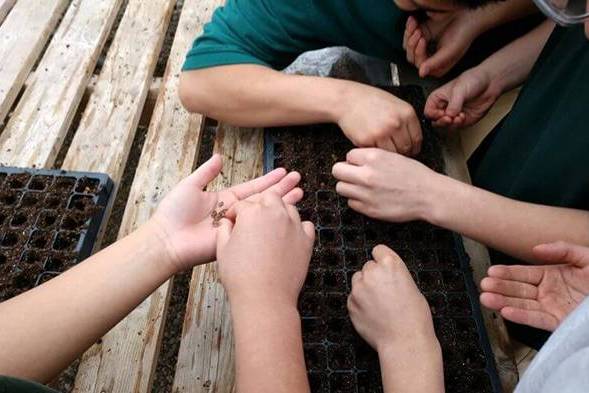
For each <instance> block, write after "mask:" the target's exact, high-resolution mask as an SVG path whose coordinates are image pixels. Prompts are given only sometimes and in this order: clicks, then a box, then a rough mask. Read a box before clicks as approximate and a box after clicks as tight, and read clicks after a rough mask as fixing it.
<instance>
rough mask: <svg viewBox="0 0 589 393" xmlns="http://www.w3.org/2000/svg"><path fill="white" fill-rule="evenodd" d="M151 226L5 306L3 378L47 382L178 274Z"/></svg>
mask: <svg viewBox="0 0 589 393" xmlns="http://www.w3.org/2000/svg"><path fill="white" fill-rule="evenodd" d="M160 245H161V244H160V243H159V242H158V238H157V236H154V232H152V229H151V228H150V227H149V226H145V227H144V228H142V229H140V230H139V231H138V232H136V233H134V234H132V235H130V236H128V237H127V238H125V239H123V240H121V241H120V242H118V243H115V244H114V245H112V246H111V247H109V248H107V249H105V250H103V251H102V252H100V253H98V254H96V255H94V256H93V257H91V258H89V259H88V260H86V261H84V262H83V263H81V264H79V265H78V266H76V267H74V268H72V269H70V270H69V271H67V272H65V273H63V274H62V275H60V276H59V277H56V278H54V279H53V280H51V281H49V282H47V283H45V284H44V285H42V286H40V287H38V288H35V289H33V290H31V291H29V292H26V293H24V294H22V295H20V296H17V297H15V298H13V299H11V300H8V301H6V302H4V303H2V304H0V319H1V320H2V323H1V324H0V348H2V351H0V374H3V375H10V376H14V377H19V378H24V379H30V380H36V381H40V382H46V381H49V380H51V379H52V378H53V377H55V376H56V375H57V374H58V373H59V372H60V371H61V370H62V369H64V368H65V367H67V366H68V365H69V364H70V363H71V362H72V361H73V360H75V359H76V358H77V357H78V356H79V355H81V354H82V353H83V352H84V351H85V350H86V349H87V348H88V347H90V346H91V345H92V344H93V343H94V342H96V340H97V339H99V338H100V337H101V336H103V335H104V334H105V333H106V332H108V330H110V329H111V328H112V327H113V326H114V325H116V324H117V323H118V322H119V321H120V320H121V319H123V318H124V317H125V316H126V315H127V314H128V313H129V312H130V311H132V310H133V309H134V308H135V307H136V306H137V305H139V304H140V303H141V302H142V301H143V300H144V299H145V298H146V297H147V296H148V295H149V294H151V293H152V292H153V291H154V290H155V289H157V288H158V287H159V286H160V285H161V284H162V283H164V282H165V281H166V280H167V279H168V278H169V277H170V276H171V275H172V274H173V272H172V271H171V269H170V266H171V264H169V263H167V256H166V255H165V254H164V253H163V251H162V250H163V249H164V248H163V247H160Z"/></svg>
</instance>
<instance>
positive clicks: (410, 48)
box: [405, 29, 421, 64]
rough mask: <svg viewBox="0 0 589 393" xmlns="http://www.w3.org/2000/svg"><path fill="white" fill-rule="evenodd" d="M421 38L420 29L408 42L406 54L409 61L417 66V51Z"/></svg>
mask: <svg viewBox="0 0 589 393" xmlns="http://www.w3.org/2000/svg"><path fill="white" fill-rule="evenodd" d="M420 38H421V32H420V31H419V29H416V30H415V31H414V32H413V34H412V35H411V37H409V40H408V41H407V48H405V53H406V55H407V61H408V62H409V63H411V64H415V50H416V48H417V43H418V42H419V40H420Z"/></svg>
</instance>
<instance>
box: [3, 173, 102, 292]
mask: <svg viewBox="0 0 589 393" xmlns="http://www.w3.org/2000/svg"><path fill="white" fill-rule="evenodd" d="M111 189H112V184H111V182H110V180H109V179H108V177H106V176H103V175H93V174H87V175H86V174H83V173H68V172H61V171H46V170H24V169H15V168H0V302H1V301H3V300H6V299H9V298H11V297H13V296H16V295H18V294H20V293H22V292H24V291H27V290H29V289H31V288H33V287H34V286H37V285H40V284H42V283H44V282H46V281H48V280H50V279H52V278H53V277H55V276H57V275H59V274H60V273H61V272H63V271H65V270H67V269H69V268H70V267H72V266H73V265H75V264H76V263H78V262H79V261H80V260H82V259H84V258H86V257H88V256H89V255H90V253H91V252H92V247H93V244H94V240H95V238H96V235H97V232H98V229H99V227H100V222H101V220H102V216H103V213H104V207H105V206H106V204H107V202H108V198H109V195H110V191H111Z"/></svg>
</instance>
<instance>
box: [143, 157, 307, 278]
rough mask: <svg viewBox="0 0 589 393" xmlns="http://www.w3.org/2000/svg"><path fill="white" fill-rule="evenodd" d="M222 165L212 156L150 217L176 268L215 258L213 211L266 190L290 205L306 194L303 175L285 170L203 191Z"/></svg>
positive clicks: (180, 269) (166, 198)
mask: <svg viewBox="0 0 589 393" xmlns="http://www.w3.org/2000/svg"><path fill="white" fill-rule="evenodd" d="M222 167H223V162H222V159H221V157H220V156H219V155H215V156H213V157H212V158H211V159H210V160H209V161H207V162H206V163H205V164H203V165H202V166H201V167H200V168H198V169H197V170H196V171H195V172H194V173H193V174H192V175H190V176H189V177H187V178H186V179H184V180H183V181H182V182H180V183H179V184H178V185H177V186H176V187H175V188H174V189H173V190H172V191H171V192H170V193H169V194H168V195H167V196H166V197H165V198H164V200H163V201H162V202H161V203H160V205H159V207H158V209H157V211H156V212H155V214H154V215H153V217H152V218H151V220H150V225H151V226H152V227H153V228H154V229H155V231H156V233H158V234H159V236H160V238H161V239H162V240H163V241H164V243H165V244H166V245H167V250H168V253H169V255H170V259H171V261H172V263H173V265H174V266H173V270H174V271H182V270H186V269H188V268H191V267H193V266H194V265H198V264H202V263H207V262H211V261H213V260H214V259H215V245H216V235H217V229H218V228H217V226H218V224H219V222H218V221H219V219H220V218H221V217H220V216H219V217H218V218H216V219H214V218H213V217H212V214H213V213H214V212H215V213H217V214H219V213H221V212H222V211H224V210H226V209H230V208H231V207H232V206H233V205H234V204H235V203H236V202H238V201H240V200H243V199H245V198H248V197H250V196H252V195H255V194H258V193H261V192H265V191H267V192H272V193H273V194H276V195H280V196H281V197H283V199H284V201H285V203H288V204H295V203H297V202H298V201H299V200H300V199H301V198H302V197H303V191H302V190H301V189H300V188H297V185H298V183H299V181H300V179H301V177H300V175H299V174H298V173H296V172H291V173H289V174H287V172H286V170H284V169H277V170H275V171H272V172H270V173H268V174H267V175H265V176H263V177H260V178H257V179H255V180H252V181H249V182H247V183H244V184H241V185H238V186H235V187H232V188H229V189H227V190H224V191H221V192H206V191H204V189H205V188H206V186H207V185H208V184H209V183H210V182H211V181H212V180H213V179H215V178H216V177H217V176H218V175H219V173H220V172H221V169H222ZM222 215H223V213H221V216H222Z"/></svg>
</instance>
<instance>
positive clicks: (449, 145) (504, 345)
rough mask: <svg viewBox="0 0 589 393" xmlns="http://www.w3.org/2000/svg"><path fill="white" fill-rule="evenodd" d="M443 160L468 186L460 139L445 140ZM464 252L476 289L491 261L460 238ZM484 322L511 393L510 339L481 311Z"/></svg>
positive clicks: (497, 320)
mask: <svg viewBox="0 0 589 393" xmlns="http://www.w3.org/2000/svg"><path fill="white" fill-rule="evenodd" d="M444 158H445V161H446V173H447V174H448V175H449V176H450V177H452V178H454V179H457V180H460V181H462V182H465V183H468V184H470V183H471V180H470V174H469V172H468V168H467V166H466V159H465V156H464V152H463V150H462V144H461V141H460V136H459V135H456V134H455V135H454V136H452V137H449V138H447V139H446V141H445V143H444ZM463 241H464V248H465V249H466V252H467V254H468V255H469V257H470V262H471V267H472V270H473V276H474V279H475V282H476V283H477V286H478V285H479V284H480V282H481V280H482V279H483V278H484V277H485V276H486V275H487V269H488V268H489V267H490V266H491V260H490V257H489V252H488V250H487V248H486V247H485V246H484V245H482V244H481V243H478V242H475V241H474V240H472V239H469V238H467V237H463ZM482 313H483V318H484V320H485V325H486V328H487V333H488V335H489V340H490V342H491V347H492V348H493V352H494V353H495V362H496V364H497V371H498V372H499V377H500V378H501V383H502V385H503V389H504V391H505V392H512V391H513V389H514V388H515V386H516V384H517V382H518V380H519V373H518V369H517V365H516V363H515V359H514V355H513V350H512V344H511V339H510V337H509V334H508V332H507V329H506V327H505V323H504V321H503V318H501V316H500V315H499V314H498V313H496V312H494V311H490V310H488V309H485V308H484V307H482Z"/></svg>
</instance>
